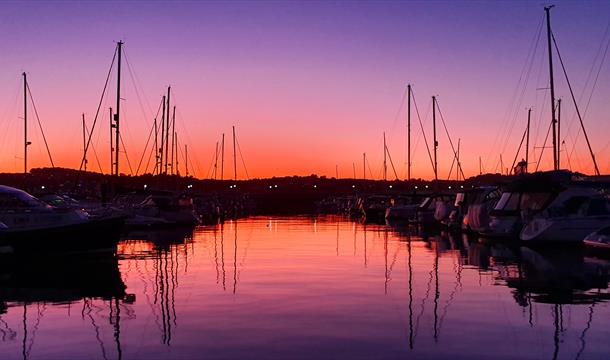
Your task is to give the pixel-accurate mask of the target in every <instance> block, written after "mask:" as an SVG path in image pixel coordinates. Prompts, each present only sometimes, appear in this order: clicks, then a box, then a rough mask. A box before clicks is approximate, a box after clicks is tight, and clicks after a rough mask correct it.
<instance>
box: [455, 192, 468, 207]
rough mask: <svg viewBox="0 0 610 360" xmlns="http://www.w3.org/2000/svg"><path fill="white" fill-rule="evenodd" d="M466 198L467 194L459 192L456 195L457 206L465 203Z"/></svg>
mask: <svg viewBox="0 0 610 360" xmlns="http://www.w3.org/2000/svg"><path fill="white" fill-rule="evenodd" d="M465 199H466V194H464V193H457V194H456V195H455V206H460V205H462V204H463V203H464V200H465Z"/></svg>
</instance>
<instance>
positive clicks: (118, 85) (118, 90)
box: [114, 41, 123, 176]
mask: <svg viewBox="0 0 610 360" xmlns="http://www.w3.org/2000/svg"><path fill="white" fill-rule="evenodd" d="M117 46H118V48H117V51H118V63H117V64H118V65H117V81H116V114H114V124H115V129H114V135H115V140H114V146H115V147H116V149H115V152H114V175H115V176H119V141H120V140H119V136H120V131H119V118H120V113H121V54H122V53H123V42H122V41H119V42H118V44H117Z"/></svg>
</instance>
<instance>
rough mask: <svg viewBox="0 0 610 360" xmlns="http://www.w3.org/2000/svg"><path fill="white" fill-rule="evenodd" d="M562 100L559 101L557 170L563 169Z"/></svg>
mask: <svg viewBox="0 0 610 360" xmlns="http://www.w3.org/2000/svg"><path fill="white" fill-rule="evenodd" d="M560 135H561V99H557V170H559V169H561V153H560V152H561V137H560Z"/></svg>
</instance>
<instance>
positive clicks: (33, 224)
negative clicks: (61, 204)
mask: <svg viewBox="0 0 610 360" xmlns="http://www.w3.org/2000/svg"><path fill="white" fill-rule="evenodd" d="M0 223H1V224H2V226H0V252H3V253H40V252H82V251H99V250H110V251H114V250H115V249H116V244H117V242H118V240H119V235H120V232H121V229H122V226H123V223H124V217H123V216H120V215H108V216H97V217H90V216H89V214H88V213H87V212H86V211H83V210H79V209H74V208H55V207H52V206H50V205H48V204H45V203H44V202H42V201H40V200H38V199H37V198H35V197H33V196H32V195H30V194H28V193H26V192H25V191H22V190H19V189H16V188H12V187H9V186H3V185H0Z"/></svg>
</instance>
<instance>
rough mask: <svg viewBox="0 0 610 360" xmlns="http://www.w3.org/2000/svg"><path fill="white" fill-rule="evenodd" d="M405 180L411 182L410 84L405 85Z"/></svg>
mask: <svg viewBox="0 0 610 360" xmlns="http://www.w3.org/2000/svg"><path fill="white" fill-rule="evenodd" d="M407 93H408V94H407V99H408V100H407V180H409V181H410V180H411V84H409V85H407Z"/></svg>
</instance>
